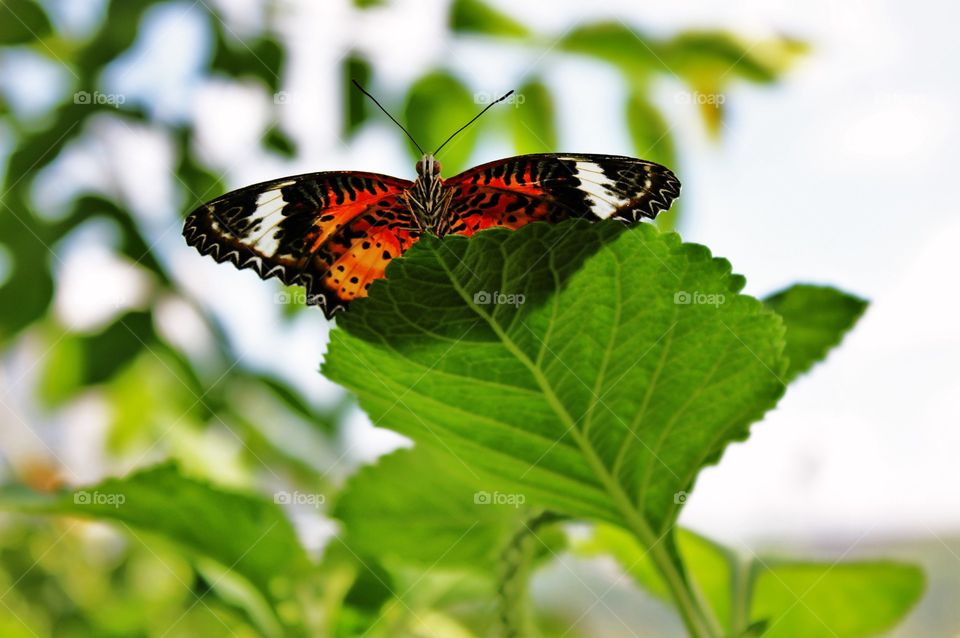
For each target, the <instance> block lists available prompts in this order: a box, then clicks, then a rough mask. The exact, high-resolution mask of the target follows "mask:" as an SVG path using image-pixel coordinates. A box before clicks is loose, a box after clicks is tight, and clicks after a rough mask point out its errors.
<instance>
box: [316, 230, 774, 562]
mask: <svg viewBox="0 0 960 638" xmlns="http://www.w3.org/2000/svg"><path fill="white" fill-rule="evenodd" d="M581 264H582V267H580V266H581ZM743 284H744V280H743V278H742V277H740V276H736V275H731V273H730V265H729V264H728V263H727V262H726V261H725V260H722V259H713V258H711V256H710V253H709V251H707V249H706V248H704V247H702V246H697V245H693V244H682V243H681V242H680V240H679V238H678V237H677V236H676V235H672V234H667V235H661V234H660V233H659V232H658V231H657V230H656V229H655V228H653V227H651V226H649V225H646V224H640V225H637V226H635V227H633V228H631V229H629V230H625V229H624V228H623V226H622V225H620V224H617V223H615V222H613V223H601V224H590V223H586V222H582V221H580V220H576V221H573V222H568V223H563V224H556V225H550V224H530V225H528V226H526V227H524V228H521V229H520V230H518V231H515V232H509V231H499V230H494V231H489V232H482V233H478V234H477V235H476V236H474V237H472V238H470V239H468V238H466V237H462V236H453V235H451V236H448V237H446V238H444V239H443V240H437V239H435V238H431V237H424V238H422V239H421V240H420V241H419V242H418V243H417V244H415V246H414V247H413V249H411V250H410V251H409V252H408V253H407V256H406V257H405V258H403V259H402V260H397V261H395V262H394V263H393V264H391V267H390V269H389V272H388V274H387V278H386V279H385V280H381V281H378V282H376V283H375V284H374V286H373V287H372V288H371V294H370V297H368V298H367V299H363V300H360V301H358V302H357V303H356V305H355V307H354V308H352V309H351V312H350V313H347V314H346V315H345V316H344V317H343V318H341V319H339V325H338V328H337V329H336V330H334V331H333V333H332V335H331V344H330V348H329V352H328V355H327V358H326V362H325V364H324V367H323V370H324V372H325V373H326V374H327V376H328V377H330V378H331V379H332V380H334V381H337V382H339V383H341V384H343V385H345V386H346V387H347V388H348V389H350V390H352V391H353V392H355V393H356V394H357V395H358V396H359V399H360V404H361V406H362V407H363V408H364V409H365V410H366V411H367V413H368V414H369V415H370V416H371V418H372V419H373V421H374V422H376V423H378V424H379V425H382V426H384V427H389V428H392V429H395V430H397V431H399V432H401V433H403V434H406V435H408V436H411V437H412V438H414V439H415V440H417V441H422V442H423V443H426V444H427V445H434V446H436V445H438V443H439V444H442V445H443V446H444V447H446V448H449V449H450V450H451V451H452V452H454V453H455V454H457V455H458V456H459V457H460V458H461V459H463V460H464V461H465V462H467V463H469V464H470V465H473V466H475V467H478V468H482V469H484V470H485V471H486V472H488V473H490V474H492V475H493V476H496V477H498V478H499V479H501V480H502V481H504V482H505V484H507V485H511V486H512V488H511V489H513V490H514V491H516V492H517V493H521V494H524V495H525V497H526V499H527V502H529V503H531V504H535V505H540V506H543V507H546V508H548V509H551V510H553V511H557V512H560V513H564V514H568V515H572V516H575V517H585V518H599V519H606V520H610V521H613V522H619V523H623V522H624V521H627V522H628V523H629V524H630V525H631V528H632V530H633V531H638V530H640V531H643V533H645V534H646V535H647V536H648V538H647V540H649V542H651V543H652V542H654V541H655V538H654V536H657V535H659V534H662V533H664V532H666V531H667V530H669V529H670V527H671V525H672V522H673V520H674V519H675V518H676V515H677V513H678V512H679V509H680V506H681V503H682V499H678V498H676V494H677V493H678V492H679V491H682V490H686V489H689V487H690V485H691V484H692V483H693V480H694V478H695V477H696V475H697V473H698V472H699V470H700V469H701V468H702V467H703V466H704V465H706V464H709V463H713V462H716V460H717V459H718V458H719V456H720V454H721V453H722V451H723V449H724V448H725V447H726V445H727V444H729V443H730V442H731V441H734V440H742V439H744V438H746V436H747V434H748V426H749V424H750V423H751V422H753V421H755V420H757V419H758V418H760V416H762V414H763V413H764V412H765V411H766V410H768V409H769V408H771V407H772V406H773V405H774V404H775V403H776V401H777V399H778V398H779V396H780V395H781V394H782V391H783V386H782V384H781V383H780V382H779V380H778V378H777V376H778V374H780V373H782V371H783V368H784V366H785V361H784V360H783V357H782V355H781V349H782V347H783V328H782V325H781V322H780V319H779V317H777V316H776V315H775V314H773V313H772V312H770V311H769V310H766V309H764V308H763V306H762V305H761V304H760V303H759V302H757V301H756V300H755V299H752V298H750V297H746V296H743V295H740V294H738V291H739V290H740V289H741V288H742V286H743ZM517 295H522V297H518V296H517ZM711 295H712V296H711ZM475 300H476V301H477V303H474V301H475ZM487 301H497V302H498V303H496V304H486V303H484V302H487ZM685 301H687V302H691V303H684V302H685ZM710 301H712V302H714V303H715V304H716V305H711V304H710V303H707V302H710ZM678 302H679V303H678ZM640 531H638V533H640Z"/></svg>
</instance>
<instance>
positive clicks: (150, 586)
mask: <svg viewBox="0 0 960 638" xmlns="http://www.w3.org/2000/svg"><path fill="white" fill-rule="evenodd" d="M958 20H960V7H957V6H954V5H950V4H946V3H941V2H938V1H937V0H918V1H917V2H912V3H909V4H903V3H899V4H898V3H892V2H866V1H864V0H855V1H853V2H845V3H835V2H830V1H828V0H812V1H811V2H807V3H802V4H797V3H786V2H768V1H760V0H749V1H743V2H736V3H732V4H731V3H727V4H725V5H723V6H720V5H717V4H716V3H709V2H704V1H699V0H698V1H695V2H686V3H682V4H680V5H664V4H658V5H657V6H653V5H650V6H640V5H638V4H637V3H635V2H629V1H622V2H621V1H614V0H604V1H603V2H592V3H585V2H574V1H572V0H555V1H551V2H549V3H548V2H545V1H544V2H529V3H517V2H505V1H499V0H486V1H485V2H483V3H481V2H480V1H479V0H458V1H457V2H453V3H451V2H448V1H446V0H416V1H415V0H382V1H377V0H355V1H354V2H349V1H347V0H326V1H324V2H310V1H308V0H301V1H296V0H275V1H274V0H220V1H214V0H197V1H195V2H191V1H190V0H183V1H159V0H157V1H150V0H112V1H109V0H87V1H85V2H75V1H73V0H44V1H41V2H39V3H37V2H32V1H30V0H2V1H0V173H2V182H0V184H2V188H0V193H2V194H0V200H2V203H0V481H2V482H4V483H25V484H28V485H30V486H32V487H34V488H36V489H52V488H53V487H56V486H58V485H62V484H68V485H74V484H77V485H79V484H84V483H90V482H93V481H96V480H98V479H99V478H101V477H104V476H110V475H119V474H125V473H127V472H130V471H132V470H134V469H136V468H140V467H145V466H148V465H151V464H153V463H156V462H158V461H161V460H164V459H171V458H172V459H176V460H177V461H179V463H180V464H181V465H182V466H183V467H185V468H187V469H188V470H189V471H190V472H191V473H192V474H194V475H197V476H204V477H208V478H210V479H211V480H214V481H216V482H218V483H221V484H224V485H230V486H235V487H239V488H243V489H249V490H253V491H259V492H263V493H270V492H271V491H274V490H276V489H277V486H278V485H301V486H309V488H310V489H311V490H314V491H316V490H322V491H329V492H335V491H336V489H337V486H339V485H340V484H342V482H343V480H344V478H345V477H347V476H349V475H350V473H351V472H352V471H353V470H354V469H355V468H357V467H358V466H360V465H362V464H364V463H367V462H369V461H371V460H372V459H375V458H376V457H377V456H379V455H380V454H382V453H384V452H385V451H388V450H391V449H393V448H395V447H397V446H402V445H406V444H407V443H406V441H405V440H404V439H403V438H401V437H399V436H397V435H394V434H392V433H390V432H387V431H384V430H381V429H377V428H374V427H373V426H372V425H371V424H370V423H369V421H368V420H367V419H366V417H365V416H364V415H363V414H362V413H361V412H360V411H359V410H358V409H357V408H356V407H355V406H354V404H353V403H352V402H351V401H350V399H349V397H347V396H346V395H345V393H344V392H343V391H342V390H340V389H339V388H337V387H336V386H334V385H333V384H331V383H329V382H327V381H325V380H324V379H323V378H322V377H321V376H320V374H319V373H318V366H319V363H320V361H321V360H322V358H323V352H324V348H325V343H326V340H327V335H328V333H329V330H330V327H331V324H330V323H329V322H327V321H326V320H325V319H324V318H323V316H322V314H321V313H320V312H317V311H315V310H311V309H305V308H303V307H302V306H300V305H299V304H298V303H297V302H296V295H294V294H292V293H293V291H291V290H284V289H283V288H281V287H279V285H277V284H275V283H274V282H269V283H263V282H261V281H260V280H259V279H257V278H256V276H255V275H253V273H251V272H237V271H234V270H233V269H232V268H230V267H228V266H222V265H217V264H215V263H214V262H213V261H212V260H210V259H208V258H201V257H200V256H199V255H198V254H197V253H196V252H195V251H194V250H193V249H192V248H189V247H187V246H186V245H185V244H184V242H183V240H182V239H181V237H180V227H181V220H182V217H183V215H184V214H185V213H186V212H187V211H189V210H191V209H192V208H193V207H195V206H196V205H198V204H200V203H202V202H203V201H205V200H208V199H211V198H213V197H215V196H217V195H220V194H222V193H223V192H225V191H226V190H229V189H232V188H237V187H240V186H244V185H247V184H250V183H254V182H257V181H262V180H266V179H271V178H275V177H279V176H283V175H288V174H294V173H301V172H311V171H317V170H342V169H357V170H367V171H377V172H385V173H390V174H395V175H398V176H404V177H410V176H411V175H412V173H413V164H412V159H413V157H414V155H413V154H412V153H411V147H410V145H409V144H408V143H407V142H406V140H405V138H404V137H403V135H402V133H400V131H399V130H397V129H396V128H395V127H394V126H393V125H392V124H390V122H389V121H387V119H386V118H385V117H383V116H382V114H380V113H378V112H377V111H376V110H375V108H374V107H373V106H372V105H371V104H369V103H368V102H366V101H364V99H363V98H362V97H361V96H360V95H359V94H358V93H357V92H356V91H352V90H351V89H350V88H349V80H350V79H358V80H360V81H361V82H363V83H364V84H365V85H367V87H368V88H369V89H371V90H372V91H373V92H374V93H375V94H376V95H377V96H379V98H380V99H381V101H382V102H383V103H384V104H385V105H387V106H388V108H390V109H391V110H392V111H393V112H394V113H395V114H396V115H397V117H398V118H400V119H401V120H402V121H405V122H407V123H408V125H409V126H410V128H411V130H412V131H413V132H414V134H415V136H417V138H418V139H419V141H420V142H421V144H422V145H424V146H427V147H432V146H436V145H437V144H439V142H440V141H442V140H443V139H445V137H446V136H447V135H448V134H449V133H450V132H452V131H453V130H455V129H456V128H457V127H458V126H459V125H460V124H462V123H463V122H464V121H466V120H467V119H469V117H470V116H471V115H472V114H473V113H475V112H476V111H477V110H478V109H479V108H480V107H482V106H483V105H484V104H485V103H487V102H489V101H490V99H491V98H493V97H495V96H498V95H500V94H501V93H503V92H505V91H506V90H508V89H511V88H513V89H516V91H517V93H516V95H515V97H514V98H513V99H512V100H511V101H509V102H508V103H506V104H504V105H502V106H499V107H497V108H496V109H494V110H492V111H491V112H490V113H488V114H487V115H486V116H485V117H484V119H483V120H481V121H480V122H479V123H478V124H477V125H476V126H474V127H473V128H471V129H470V130H469V131H468V132H467V133H466V134H464V135H463V136H462V137H460V138H458V139H457V140H456V141H455V142H454V143H453V144H451V145H450V146H449V147H448V149H445V151H444V153H443V155H442V156H441V158H440V159H441V161H442V162H443V164H444V167H445V174H448V175H450V174H453V173H454V172H456V171H457V170H459V169H461V168H463V167H465V166H467V165H468V164H471V163H479V162H482V161H487V160H491V159H495V158H497V157H501V156H505V155H509V154H513V153H517V152H543V151H553V150H565V151H577V152H599V153H618V154H628V155H635V156H640V157H645V158H648V159H652V160H655V161H659V162H662V163H665V164H667V165H669V166H671V167H673V168H674V169H675V170H676V171H677V173H678V174H679V176H680V177H681V180H682V181H683V182H684V191H683V196H682V198H681V204H680V206H679V207H678V208H675V212H674V213H673V214H671V215H669V216H667V217H666V218H665V219H663V220H662V223H663V225H664V226H671V225H675V226H676V228H677V229H678V230H679V231H680V232H681V233H682V235H683V237H684V238H685V239H686V240H690V241H697V242H700V243H704V244H707V245H708V246H710V247H711V249H712V250H713V251H714V253H715V254H717V255H721V256H724V257H727V258H728V259H730V260H731V261H732V263H733V265H734V268H735V269H736V270H737V271H738V272H741V273H744V274H746V276H747V280H748V284H747V292H749V293H751V294H755V295H758V296H760V295H764V294H767V293H769V292H771V291H774V290H776V289H779V288H781V287H783V286H785V285H788V284H790V283H793V282H796V281H811V282H817V283H829V284H833V285H836V286H838V287H840V288H842V289H844V290H847V291H849V292H852V293H855V294H858V295H860V296H863V297H865V298H868V299H870V300H871V301H872V305H871V307H870V309H869V310H868V312H867V314H866V316H865V317H864V319H863V320H862V322H861V323H860V325H859V326H858V327H857V329H856V330H855V331H854V332H853V333H852V334H851V335H850V336H849V337H848V339H847V340H846V342H845V343H844V344H843V346H842V347H841V348H840V349H838V350H837V351H836V352H834V353H833V354H832V355H831V357H830V358H829V360H828V361H827V362H826V363H825V364H823V365H821V366H820V367H819V368H817V369H816V370H815V371H814V372H813V373H812V374H811V375H809V376H808V377H806V378H804V379H802V380H800V381H799V382H797V383H796V384H794V385H793V386H792V387H791V390H790V392H789V393H788V394H787V396H786V397H785V398H784V399H783V400H782V401H781V403H780V406H779V408H778V409H777V410H776V411H775V412H774V413H772V414H770V415H768V416H767V418H766V419H765V420H764V422H762V423H760V424H758V425H757V426H755V428H754V434H753V436H752V437H751V439H750V440H749V441H748V442H747V443H745V444H740V445H736V446H734V447H733V448H731V449H730V450H729V451H728V453H727V454H726V455H725V457H724V459H723V460H722V462H721V463H720V464H719V465H718V466H717V467H714V468H710V469H708V470H707V471H705V472H704V473H703V475H702V476H701V478H700V480H699V481H698V484H697V488H696V491H695V492H694V493H693V494H692V495H691V497H690V500H689V503H688V505H687V507H686V508H685V510H684V514H683V517H682V519H681V522H682V523H683V524H684V525H686V526H689V527H692V528H693V529H696V530H699V531H702V532H704V533H706V534H708V535H710V536H711V537H713V538H717V539H718V540H721V541H724V542H725V543H727V544H729V545H731V546H733V547H736V548H738V549H740V550H741V551H743V552H745V553H748V554H749V553H752V552H755V551H759V550H760V549H764V550H767V551H770V550H774V551H779V550H782V551H783V552H785V553H793V554H796V553H802V554H803V555H805V556H810V555H816V556H820V555H823V556H835V557H839V556H841V555H843V556H850V557H853V556H884V557H896V558H903V559H906V560H910V561H915V562H918V563H920V564H922V565H923V566H924V568H925V569H926V571H927V575H928V591H927V594H926V596H925V597H924V599H923V601H922V603H921V604H920V605H919V606H918V608H917V609H916V610H915V611H914V613H913V614H911V616H910V617H909V619H908V620H907V622H906V623H904V624H903V625H902V626H901V627H900V628H899V629H898V630H897V631H895V632H894V634H892V635H896V636H921V635H923V636H934V635H944V636H948V635H955V634H957V633H958V632H960V607H958V606H957V605H956V604H955V603H956V601H957V600H958V598H960V575H958V574H960V490H958V489H957V486H958V485H960V467H958V465H957V463H956V455H957V450H958V449H960V428H958V425H960V405H958V398H960V373H958V365H957V361H958V360H960V333H958V331H957V329H956V325H957V319H958V314H960V313H958V310H960V301H958V295H960V293H958V287H957V280H958V275H960V256H958V255H960V253H958V251H957V246H960V219H958V217H957V215H956V212H957V203H956V197H955V195H954V193H953V185H954V183H955V182H956V178H955V176H954V175H953V174H952V173H953V172H954V171H955V170H956V167H957V166H958V165H960V157H958V152H960V151H958V149H960V134H958V124H957V118H956V115H955V113H956V107H955V105H956V104H957V102H958V99H960V85H958V82H957V80H956V77H957V74H956V66H957V62H958V61H960V53H958V50H957V45H956V38H955V28H956V27H955V25H956V24H957V23H958ZM431 145H432V146H431ZM289 513H290V515H291V517H292V518H293V520H294V522H295V523H296V525H297V529H298V532H299V534H300V536H301V538H302V539H303V540H304V542H305V543H306V544H307V546H308V547H310V548H311V549H312V550H313V551H314V552H315V553H316V554H318V555H319V553H320V552H321V551H322V548H323V546H324V544H325V543H326V542H327V541H328V539H329V538H330V537H331V535H332V534H335V533H336V526H335V524H334V523H332V522H331V521H329V520H328V519H326V518H325V517H324V516H323V512H322V510H320V511H317V510H315V509H313V508H292V509H291V510H290V512H289ZM203 587H204V584H203V580H202V578H199V577H198V575H197V574H196V573H195V572H194V565H193V564H192V563H191V562H190V561H189V560H188V559H186V558H184V557H183V556H181V555H180V554H179V553H178V552H177V550H176V548H174V547H171V546H170V545H168V544H165V543H164V542H163V541H162V539H157V538H153V537H151V536H150V535H149V534H146V535H142V536H141V535H138V534H136V533H133V532H132V531H131V530H129V529H122V528H121V529H117V528H115V527H110V526H104V525H100V524H96V523H82V524H76V523H75V522H70V523H67V522H64V521H61V520H56V519H37V518H28V517H24V516H19V515H3V516H2V517H0V635H2V636H68V635H69V636H88V635H90V636H92V635H97V636H100V635H111V636H112V635H117V636H127V635H131V636H132V635H136V636H171V637H172V636H194V635H219V634H221V633H223V631H224V626H228V627H229V628H230V631H231V632H232V633H233V634H234V635H238V636H246V635H256V632H255V630H254V629H253V628H251V627H250V626H249V624H248V623H247V622H246V620H245V618H244V616H243V615H242V614H240V613H237V612H236V610H235V609H234V608H233V607H232V606H231V604H230V603H229V601H224V600H221V599H220V598H218V597H217V596H215V595H212V596H210V597H209V601H210V602H209V604H206V603H205V604H203V605H196V604H195V597H196V595H197V592H198V591H200V590H203ZM534 591H535V599H536V602H537V606H538V609H539V610H540V612H541V614H542V616H543V617H544V618H547V619H552V620H551V622H555V623H556V625H557V626H559V627H571V629H570V630H569V632H568V633H567V634H566V635H568V636H577V635H581V636H593V635H604V636H632V635H638V636H639V635H651V636H658V635H678V634H679V631H680V628H679V625H678V624H677V622H676V620H675V619H674V618H672V616H671V614H670V613H669V612H668V611H667V610H665V609H664V608H663V607H661V606H660V605H659V604H658V603H656V602H653V601H651V600H649V599H648V598H647V597H646V596H645V595H644V594H642V593H641V592H639V591H638V590H637V589H636V588H635V587H633V586H632V585H631V584H630V582H629V580H627V579H622V578H619V576H618V573H617V571H616V569H615V568H614V567H613V565H612V564H610V563H608V562H605V561H603V560H592V561H590V560H585V559H582V558H574V557H572V556H566V555H565V556H563V557H561V558H560V559H559V560H558V561H555V562H554V563H553V564H551V565H548V566H547V567H546V568H545V569H543V570H541V572H540V573H539V574H538V575H537V576H536V578H535V581H534ZM601 596H602V599H603V600H602V602H603V604H597V600H598V599H599V598H601ZM205 600H206V599H205ZM624 620H625V621H626V622H624ZM561 633H562V632H561V631H558V632H557V635H561ZM451 635H452V634H451Z"/></svg>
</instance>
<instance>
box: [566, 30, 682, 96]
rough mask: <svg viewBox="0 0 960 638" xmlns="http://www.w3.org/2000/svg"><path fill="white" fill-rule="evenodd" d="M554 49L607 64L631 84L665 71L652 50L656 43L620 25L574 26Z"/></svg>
mask: <svg viewBox="0 0 960 638" xmlns="http://www.w3.org/2000/svg"><path fill="white" fill-rule="evenodd" d="M557 46H558V48H559V49H560V50H562V51H569V52H571V53H580V54H584V55H589V56H591V57H594V58H597V59H599V60H603V61H605V62H609V63H611V64H613V65H615V66H617V67H618V68H619V69H620V70H621V71H623V72H624V73H625V74H626V75H627V77H628V79H630V80H631V81H632V82H639V81H643V80H644V79H645V78H646V77H647V76H648V75H649V74H650V73H651V72H653V71H657V70H659V71H668V69H666V68H665V67H664V65H663V62H662V61H661V60H660V58H659V56H658V55H657V53H656V51H655V49H656V47H657V46H658V45H657V44H656V42H654V41H653V40H652V39H651V38H649V37H648V36H647V35H646V34H642V33H641V32H639V31H637V30H635V29H632V28H630V27H628V26H627V25H625V24H623V23H622V22H598V23H594V24H588V25H584V26H580V27H576V28H575V29H573V30H572V31H570V33H568V34H567V35H566V36H564V37H563V39H561V40H560V42H559V43H558V45H557Z"/></svg>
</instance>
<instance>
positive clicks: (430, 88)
mask: <svg viewBox="0 0 960 638" xmlns="http://www.w3.org/2000/svg"><path fill="white" fill-rule="evenodd" d="M477 95H483V96H486V94H477ZM479 101H483V100H479ZM477 102H478V99H477V96H474V95H473V94H471V93H470V91H469V90H468V89H467V87H466V86H464V84H463V82H461V81H460V80H458V79H457V78H456V77H455V76H453V75H451V74H450V73H447V72H445V71H434V72H432V73H429V74H427V75H425V76H423V77H421V78H420V79H419V80H417V81H416V82H414V84H413V86H411V87H410V91H409V93H407V104H406V107H405V108H404V113H405V116H406V120H407V129H408V130H409V131H410V133H411V135H413V137H414V139H416V140H417V142H419V143H420V145H421V146H422V147H423V150H424V151H425V152H428V153H429V152H432V151H433V149H434V148H436V147H438V146H439V145H440V144H441V143H442V142H443V141H444V140H446V139H447V138H448V137H449V136H450V135H452V134H453V133H454V132H455V131H456V130H457V129H459V128H460V127H461V126H463V125H464V124H466V123H467V122H469V121H470V118H472V117H473V116H474V115H476V114H477V111H478V109H479V107H480V105H479V104H477ZM476 143H477V128H476V127H475V126H471V127H469V128H468V129H466V130H465V131H463V132H462V133H460V134H459V135H457V137H456V138H455V139H453V140H451V141H450V143H449V144H447V145H446V146H445V147H444V149H443V150H442V151H441V152H440V155H439V157H438V159H439V160H440V161H441V163H442V164H443V167H444V173H445V174H446V175H453V174H455V173H459V172H460V171H461V170H463V169H464V168H465V167H466V163H467V160H468V159H469V158H470V154H471V153H472V152H473V148H474V146H476ZM408 148H409V149H410V152H411V154H412V155H413V157H415V158H416V159H420V151H418V150H417V149H416V148H414V146H413V145H412V144H408Z"/></svg>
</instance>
